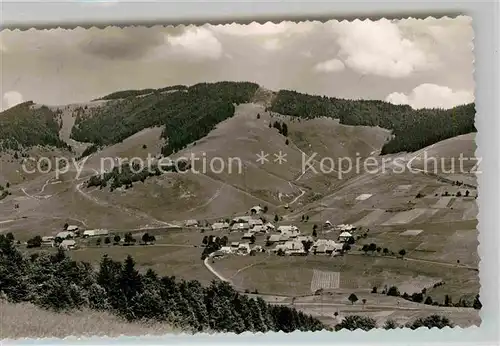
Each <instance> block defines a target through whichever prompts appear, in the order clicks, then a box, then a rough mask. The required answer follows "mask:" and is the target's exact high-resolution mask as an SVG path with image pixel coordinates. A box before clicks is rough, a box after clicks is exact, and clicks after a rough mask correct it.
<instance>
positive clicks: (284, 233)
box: [17, 206, 359, 258]
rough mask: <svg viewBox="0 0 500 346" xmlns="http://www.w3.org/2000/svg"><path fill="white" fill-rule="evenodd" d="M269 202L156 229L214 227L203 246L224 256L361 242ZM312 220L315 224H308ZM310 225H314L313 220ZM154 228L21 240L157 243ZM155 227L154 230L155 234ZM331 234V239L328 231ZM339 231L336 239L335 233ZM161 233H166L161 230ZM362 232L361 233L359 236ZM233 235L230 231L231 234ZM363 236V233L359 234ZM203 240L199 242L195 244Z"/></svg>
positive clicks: (344, 230) (327, 249)
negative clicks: (291, 220) (269, 212)
mask: <svg viewBox="0 0 500 346" xmlns="http://www.w3.org/2000/svg"><path fill="white" fill-rule="evenodd" d="M264 210H265V209H264V208H262V207H261V206H255V207H252V208H251V209H250V210H249V211H248V212H247V213H245V215H241V216H235V217H233V218H232V219H221V220H217V221H215V222H213V223H209V222H207V221H204V222H201V221H199V220H195V219H190V220H186V221H184V222H183V223H182V224H181V225H179V226H178V227H173V228H169V229H163V230H162V229H160V228H158V229H155V230H154V231H156V233H161V232H162V231H164V232H169V231H172V230H175V229H178V230H181V229H183V230H185V231H188V232H189V231H191V232H193V231H198V232H200V233H202V234H203V233H208V232H210V231H212V232H215V233H218V234H220V235H218V236H217V235H210V237H207V236H205V238H206V241H204V242H202V244H201V245H200V247H207V245H210V244H211V243H217V244H218V247H216V248H212V250H213V251H212V252H210V253H208V255H209V257H211V258H220V257H223V256H228V255H238V256H245V255H253V254H255V253H267V254H274V255H279V256H285V255H286V256H306V255H308V254H314V255H327V256H339V255H342V254H343V253H344V252H346V251H349V250H351V245H353V244H354V243H355V236H356V227H355V226H354V225H350V224H339V225H333V224H332V223H331V222H330V221H329V220H326V221H325V222H324V223H323V224H322V225H319V226H318V225H317V224H314V225H313V226H312V231H311V232H309V231H308V232H301V230H300V229H299V227H298V226H296V225H293V224H286V223H283V222H276V223H273V222H271V221H267V220H266V218H265V217H264ZM308 226H309V225H308ZM308 228H311V226H309V227H308ZM154 231H153V232H151V231H150V232H148V230H134V231H129V232H128V233H127V232H125V231H118V230H115V231H112V230H108V229H85V228H84V227H82V226H79V225H71V224H65V225H63V226H62V230H61V231H60V232H58V233H56V234H54V235H44V236H35V237H33V238H31V239H29V240H28V241H26V242H23V243H21V242H18V243H17V244H18V245H25V246H26V247H27V248H37V247H43V248H59V249H62V250H77V249H80V248H82V247H85V246H89V245H90V244H92V241H94V243H93V244H95V245H101V244H103V245H104V244H110V243H113V244H114V245H118V244H119V243H120V241H121V240H122V236H123V235H124V237H123V242H122V245H132V244H133V243H136V241H137V240H136V238H134V235H137V234H138V235H140V236H142V238H141V240H142V242H140V244H142V245H145V244H149V245H151V244H154V242H155V240H156V237H155V236H154V235H151V234H152V233H155V232H154ZM150 233H151V234H150ZM222 234H227V235H230V236H231V239H232V241H231V242H228V241H226V242H222V241H221V240H220V239H222ZM325 234H329V235H330V236H329V237H328V239H326V238H322V235H325ZM331 235H334V238H335V239H332V236H331ZM160 237H161V236H160ZM358 237H359V236H358ZM225 238H226V239H228V237H227V236H225ZM358 239H359V238H358ZM193 245H194V246H198V244H193Z"/></svg>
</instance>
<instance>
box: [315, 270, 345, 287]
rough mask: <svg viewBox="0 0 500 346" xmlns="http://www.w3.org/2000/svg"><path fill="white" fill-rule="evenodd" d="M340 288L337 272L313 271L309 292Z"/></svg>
mask: <svg viewBox="0 0 500 346" xmlns="http://www.w3.org/2000/svg"><path fill="white" fill-rule="evenodd" d="M339 287H340V273H339V272H325V271H320V270H316V269H314V271H313V277H312V280H311V292H312V293H314V292H316V291H317V290H319V289H337V288H339Z"/></svg>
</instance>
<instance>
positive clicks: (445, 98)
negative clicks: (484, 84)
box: [385, 83, 474, 109]
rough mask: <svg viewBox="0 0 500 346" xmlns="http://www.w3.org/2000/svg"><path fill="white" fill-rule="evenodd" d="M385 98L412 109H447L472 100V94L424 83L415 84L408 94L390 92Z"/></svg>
mask: <svg viewBox="0 0 500 346" xmlns="http://www.w3.org/2000/svg"><path fill="white" fill-rule="evenodd" d="M385 100H386V101H387V102H390V103H393V104H398V105H401V104H405V105H410V106H411V107H412V108H414V109H421V108H444V109H448V108H453V107H455V106H459V105H463V104H467V103H470V102H473V101H474V95H473V94H472V93H471V92H469V91H466V90H457V91H453V90H452V89H450V88H448V87H446V86H441V85H436V84H428V83H426V84H421V85H419V86H417V87H416V88H415V89H413V90H412V91H411V93H409V94H404V93H398V92H394V93H391V94H389V95H388V96H387V97H386V99H385Z"/></svg>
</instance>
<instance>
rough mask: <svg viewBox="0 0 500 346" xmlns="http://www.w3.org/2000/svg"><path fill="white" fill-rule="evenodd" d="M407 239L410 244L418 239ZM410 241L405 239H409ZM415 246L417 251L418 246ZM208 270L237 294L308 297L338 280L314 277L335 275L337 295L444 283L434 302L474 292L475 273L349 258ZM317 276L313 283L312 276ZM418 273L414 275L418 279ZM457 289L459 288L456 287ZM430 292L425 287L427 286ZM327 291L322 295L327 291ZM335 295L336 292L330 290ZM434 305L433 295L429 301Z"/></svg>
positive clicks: (259, 261) (267, 260)
mask: <svg viewBox="0 0 500 346" xmlns="http://www.w3.org/2000/svg"><path fill="white" fill-rule="evenodd" d="M417 237H419V236H416V237H411V238H417ZM407 238H408V237H405V239H407ZM418 244H419V243H418V242H416V243H415V246H414V247H416V246H418ZM212 266H213V267H214V268H215V270H216V271H217V272H219V273H220V274H222V275H223V276H224V277H227V278H231V281H232V282H233V283H234V284H235V285H236V286H237V287H239V288H240V289H248V290H250V291H253V290H258V292H259V293H265V294H277V295H288V296H300V295H308V294H311V286H312V284H311V283H312V281H316V282H319V281H321V279H320V278H321V277H323V278H324V279H323V280H324V282H325V281H329V282H330V284H332V286H333V283H332V281H336V280H337V279H336V278H334V277H332V276H333V275H332V276H330V277H329V278H328V279H326V277H327V275H321V274H318V272H327V273H328V272H329V273H332V272H337V273H339V279H338V283H339V286H338V288H337V289H340V290H347V289H350V290H353V291H355V292H369V291H370V290H371V289H372V287H374V286H377V287H384V285H388V286H390V285H396V286H398V287H399V286H400V285H401V286H402V287H404V288H405V289H406V290H408V291H412V290H421V289H422V288H423V287H424V286H426V285H430V287H432V284H433V283H434V282H437V281H445V282H446V285H443V286H442V287H440V291H438V292H437V293H436V298H439V299H440V300H442V299H444V294H451V295H453V296H454V297H455V298H456V299H458V298H459V297H460V296H461V295H462V294H466V293H471V292H477V289H478V281H477V272H475V271H472V270H469V269H466V268H463V267H456V266H453V265H447V266H441V265H439V264H436V263H433V262H419V261H411V260H401V259H396V258H390V257H384V256H377V255H375V256H371V255H367V256H365V255H347V256H343V257H328V256H307V257H294V256H285V257H279V256H267V255H257V256H251V257H238V256H236V257H227V258H223V259H221V260H219V261H215V263H214V264H212ZM315 272H316V273H317V274H316V278H314V277H315V274H314V273H315ZM416 273H418V274H416ZM460 286H461V288H460V289H458V288H457V287H460ZM426 287H427V289H429V286H426ZM325 290H326V289H325ZM333 290H336V289H333ZM433 299H434V295H433Z"/></svg>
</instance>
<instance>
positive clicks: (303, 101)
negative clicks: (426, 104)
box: [270, 90, 476, 154]
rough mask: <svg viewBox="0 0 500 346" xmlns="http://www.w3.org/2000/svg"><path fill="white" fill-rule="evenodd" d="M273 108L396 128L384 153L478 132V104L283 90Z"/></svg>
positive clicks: (417, 148)
mask: <svg viewBox="0 0 500 346" xmlns="http://www.w3.org/2000/svg"><path fill="white" fill-rule="evenodd" d="M270 110H271V111H273V112H277V113H281V114H286V115H291V116H296V117H300V118H305V119H312V118H317V117H329V118H338V119H340V123H341V124H345V125H362V126H379V127H382V128H385V129H389V130H392V131H393V134H394V138H392V139H391V140H390V141H389V142H388V143H386V144H385V145H384V147H383V148H382V154H389V153H397V152H401V151H416V150H419V149H421V148H424V147H426V146H428V145H431V144H434V143H436V142H439V141H442V140H444V139H446V138H450V137H455V136H458V135H461V134H466V133H470V132H475V131H476V129H475V127H474V117H475V106H474V104H468V105H464V106H458V107H455V108H452V109H447V110H443V109H421V110H414V109H412V108H411V107H410V106H407V105H393V104H390V103H387V102H384V101H363V100H343V99H337V98H333V97H326V96H312V95H307V94H301V93H297V92H295V91H289V90H281V91H279V92H278V93H277V96H276V98H275V99H274V100H273V102H272V104H271V107H270Z"/></svg>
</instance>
